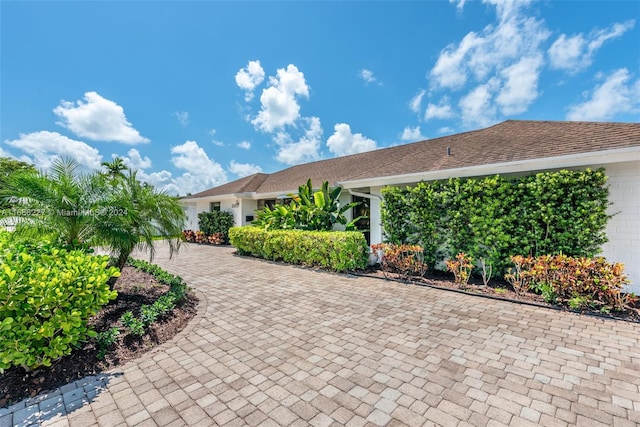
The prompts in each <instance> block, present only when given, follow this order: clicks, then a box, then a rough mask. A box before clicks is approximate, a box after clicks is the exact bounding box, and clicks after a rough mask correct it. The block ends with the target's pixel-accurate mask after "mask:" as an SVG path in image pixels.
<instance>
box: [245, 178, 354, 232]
mask: <svg viewBox="0 0 640 427" xmlns="http://www.w3.org/2000/svg"><path fill="white" fill-rule="evenodd" d="M341 194H342V187H336V188H334V189H329V182H328V181H324V182H323V183H322V186H321V187H320V189H319V190H318V191H315V192H314V191H313V184H312V183H311V179H309V180H307V182H306V183H305V184H303V185H301V186H300V187H298V194H288V197H290V198H291V202H290V203H289V204H288V205H276V206H274V207H273V208H269V207H268V206H265V207H264V208H263V209H262V210H260V211H258V212H257V213H256V220H255V221H254V222H253V225H257V226H260V227H263V228H264V229H265V230H285V229H292V228H293V229H298V230H309V231H331V230H333V227H334V225H336V224H340V225H343V226H344V228H345V230H346V231H353V230H355V228H356V227H355V224H356V222H357V221H358V220H360V219H362V217H357V218H354V219H353V220H351V221H348V220H347V217H346V216H345V212H347V211H348V210H349V209H353V208H354V207H356V206H358V205H359V204H360V202H351V203H347V204H346V205H344V206H341V205H340V195H341Z"/></svg>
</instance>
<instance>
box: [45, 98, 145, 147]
mask: <svg viewBox="0 0 640 427" xmlns="http://www.w3.org/2000/svg"><path fill="white" fill-rule="evenodd" d="M53 112H54V113H55V114H56V115H57V116H58V117H60V118H61V119H62V121H60V122H56V124H58V125H60V126H63V127H65V128H67V129H69V130H70V131H72V132H73V133H75V134H76V135H78V136H79V137H81V138H88V139H91V140H93V141H116V142H122V143H125V144H139V143H145V142H149V139H147V138H145V137H143V136H141V135H140V133H139V132H138V131H137V130H135V129H134V128H133V126H132V125H131V123H129V122H128V121H127V118H126V117H125V115H124V109H123V108H122V107H121V106H119V105H118V104H116V103H115V102H113V101H111V100H108V99H106V98H103V97H102V96H100V95H98V94H97V93H96V92H86V93H85V94H84V102H83V101H82V100H78V101H76V102H75V103H74V102H69V101H61V102H60V105H58V106H57V107H56V108H54V109H53Z"/></svg>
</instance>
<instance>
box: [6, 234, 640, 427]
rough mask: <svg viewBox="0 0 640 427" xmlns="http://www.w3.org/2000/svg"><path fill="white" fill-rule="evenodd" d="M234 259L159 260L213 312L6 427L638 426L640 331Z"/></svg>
mask: <svg viewBox="0 0 640 427" xmlns="http://www.w3.org/2000/svg"><path fill="white" fill-rule="evenodd" d="M232 253H233V250H232V249H230V248H216V247H206V246H194V245H191V246H188V247H187V248H186V250H184V251H182V252H181V253H180V254H179V256H178V257H177V258H174V259H173V260H170V261H169V260H168V258H167V254H166V251H165V249H161V250H160V254H159V256H158V257H157V258H156V260H155V262H156V263H157V264H159V265H161V266H162V267H164V268H166V269H167V270H169V271H171V272H173V273H175V274H179V275H181V276H182V277H183V278H184V279H185V280H186V281H187V282H188V283H189V284H190V285H191V286H192V287H193V288H195V289H196V290H198V292H199V293H200V297H201V298H202V302H201V305H200V312H199V315H198V317H197V318H196V319H194V320H193V321H192V323H191V324H190V325H189V327H188V328H187V329H186V330H185V331H183V332H182V333H181V334H180V335H179V336H178V337H176V338H175V339H174V340H173V341H171V342H169V343H166V344H165V345H163V346H161V347H160V348H158V349H156V350H154V351H153V352H151V353H149V354H147V355H145V356H143V357H142V358H140V359H138V360H136V361H135V362H132V363H129V364H128V365H126V366H124V367H122V368H121V369H116V370H114V371H112V372H108V373H106V374H105V375H102V376H99V377H94V378H90V379H88V380H87V381H84V382H82V383H79V384H76V385H69V386H68V387H65V388H63V389H62V390H61V391H58V392H54V393H51V394H49V395H47V396H44V397H41V398H40V399H37V400H36V401H29V402H26V404H25V406H24V408H21V406H20V405H18V406H16V407H14V408H13V409H12V412H13V414H11V413H7V410H5V411H4V412H0V424H2V425H6V424H11V423H15V424H17V425H20V424H21V423H28V422H41V423H42V424H44V425H49V426H62V425H67V423H68V424H70V425H72V426H74V425H79V426H88V425H93V424H99V425H105V426H107V425H108V426H120V425H130V426H134V425H135V426H154V425H159V426H164V425H172V426H173V425H175V426H178V425H188V426H196V425H202V426H210V425H216V424H217V425H227V426H233V425H265V426H269V425H274V426H276V425H281V426H292V425H295V426H298V425H299V426H305V425H313V426H330V425H335V426H338V425H340V426H344V425H346V426H358V425H445V426H448V425H482V426H484V425H502V424H509V425H529V424H530V425H545V426H551V425H567V424H569V425H572V424H577V425H588V426H594V425H607V426H611V425H613V426H618V425H620V426H624V425H636V424H637V423H640V389H639V386H640V344H639V342H638V341H639V338H640V335H639V333H640V327H638V325H634V324H628V323H624V322H617V321H610V320H606V321H605V320H602V319H598V318H593V317H586V316H578V315H574V314H569V313H563V312H556V311H552V310H546V309H540V308H534V307H529V306H523V305H517V304H513V303H508V302H501V301H492V300H488V299H482V298H478V297H472V296H468V295H463V294H457V293H451V292H446V291H440V290H434V289H429V288H423V287H417V286H406V285H402V284H398V283H394V282H385V281H381V280H376V279H370V278H353V277H347V276H344V275H335V274H329V273H324V272H315V271H310V270H306V269H301V268H296V267H291V266H283V265H277V264H273V263H268V262H264V261H260V260H254V259H247V258H242V257H237V256H234V255H232ZM3 414H4V415H3ZM12 415H13V418H11V417H12Z"/></svg>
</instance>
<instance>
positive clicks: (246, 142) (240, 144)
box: [236, 141, 251, 150]
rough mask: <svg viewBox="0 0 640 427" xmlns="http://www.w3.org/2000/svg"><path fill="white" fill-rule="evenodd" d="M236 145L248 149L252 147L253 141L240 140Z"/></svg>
mask: <svg viewBox="0 0 640 427" xmlns="http://www.w3.org/2000/svg"><path fill="white" fill-rule="evenodd" d="M236 146H238V147H240V148H243V149H245V150H248V149H250V148H251V143H250V142H249V141H240V142H238V143H237V144H236Z"/></svg>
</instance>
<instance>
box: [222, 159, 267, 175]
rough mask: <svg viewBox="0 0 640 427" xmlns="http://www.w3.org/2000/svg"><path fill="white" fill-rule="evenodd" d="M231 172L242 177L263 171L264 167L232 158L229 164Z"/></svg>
mask: <svg viewBox="0 0 640 427" xmlns="http://www.w3.org/2000/svg"><path fill="white" fill-rule="evenodd" d="M229 172H231V173H232V174H235V175H237V176H238V177H239V178H242V177H245V176H249V175H253V174H254V173H258V172H262V168H261V167H260V166H258V165H254V164H251V163H238V162H236V161H235V160H231V163H230V164H229Z"/></svg>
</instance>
